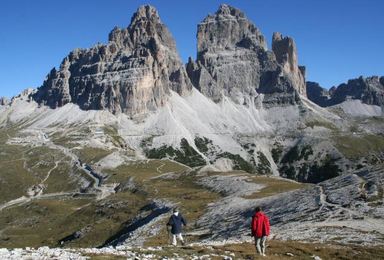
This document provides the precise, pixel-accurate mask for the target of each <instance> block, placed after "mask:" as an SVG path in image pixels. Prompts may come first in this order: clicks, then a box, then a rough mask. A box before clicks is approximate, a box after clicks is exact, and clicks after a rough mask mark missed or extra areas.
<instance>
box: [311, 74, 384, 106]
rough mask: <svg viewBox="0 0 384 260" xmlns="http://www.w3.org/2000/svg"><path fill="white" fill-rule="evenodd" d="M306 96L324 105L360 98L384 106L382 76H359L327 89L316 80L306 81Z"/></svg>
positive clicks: (369, 103) (367, 102) (370, 103)
mask: <svg viewBox="0 0 384 260" xmlns="http://www.w3.org/2000/svg"><path fill="white" fill-rule="evenodd" d="M307 91H308V98H309V99H310V100H311V101H313V102H315V103H316V104H318V105H320V106H323V107H326V106H333V105H337V104H340V103H343V102H345V101H348V100H360V101H361V102H362V103H364V104H367V105H373V106H379V107H380V106H384V77H381V78H379V77H378V76H372V77H367V78H365V77H363V76H361V77H359V78H357V79H350V80H348V83H343V84H340V85H339V86H338V87H337V88H335V87H332V88H331V89H330V90H329V91H327V90H326V89H325V88H322V87H321V86H320V85H319V84H318V83H316V82H307Z"/></svg>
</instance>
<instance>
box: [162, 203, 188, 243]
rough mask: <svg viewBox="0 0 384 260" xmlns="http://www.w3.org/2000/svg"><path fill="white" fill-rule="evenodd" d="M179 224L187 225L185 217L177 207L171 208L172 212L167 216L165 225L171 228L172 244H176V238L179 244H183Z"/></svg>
mask: <svg viewBox="0 0 384 260" xmlns="http://www.w3.org/2000/svg"><path fill="white" fill-rule="evenodd" d="M181 224H183V225H184V226H186V225H187V221H186V220H185V218H184V217H183V216H182V215H181V214H180V213H179V210H178V209H177V208H175V209H173V214H172V216H171V217H170V218H169V221H168V223H167V226H168V227H169V228H170V229H171V233H172V245H174V246H176V245H177V239H179V240H180V242H181V244H182V245H184V239H183V236H182V235H181Z"/></svg>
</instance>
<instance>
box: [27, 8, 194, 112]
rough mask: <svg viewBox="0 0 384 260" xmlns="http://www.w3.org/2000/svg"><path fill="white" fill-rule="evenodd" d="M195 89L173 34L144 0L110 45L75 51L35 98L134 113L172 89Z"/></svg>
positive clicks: (55, 103)
mask: <svg viewBox="0 0 384 260" xmlns="http://www.w3.org/2000/svg"><path fill="white" fill-rule="evenodd" d="M191 89H192V84H191V83H190V80H189V78H188V76H187V73H186V70H185V67H184V65H183V63H182V61H181V59H180V57H179V54H178V51H177V48H176V44H175V41H174V39H173V36H172V34H171V33H170V31H169V30H168V28H167V27H166V26H165V25H164V24H163V23H161V21H160V18H159V16H158V13H157V10H156V9H155V8H154V7H152V6H150V5H146V6H141V7H140V8H139V9H138V10H137V12H136V13H135V14H134V15H133V17H132V20H131V24H130V25H129V27H128V28H123V29H120V28H119V27H115V28H114V29H113V30H112V31H111V33H110V34H109V42H108V43H107V44H104V45H103V44H101V43H99V44H97V45H95V46H93V47H92V48H90V49H75V50H73V51H72V52H71V53H70V54H69V55H68V56H67V57H66V58H64V60H63V62H62V63H61V65H60V68H59V70H56V69H55V68H53V69H52V70H51V72H50V73H49V74H48V76H47V77H46V79H45V81H44V83H43V85H42V86H41V87H40V88H39V89H38V91H37V93H36V94H34V95H33V99H34V100H36V101H37V102H38V103H39V104H41V105H48V106H50V107H52V108H56V107H61V106H64V105H65V104H67V103H70V102H71V103H75V104H78V105H79V106H80V108H82V109H84V110H89V109H98V110H100V109H105V110H109V111H110V112H112V113H114V114H119V113H125V114H127V115H129V116H130V117H131V118H136V117H141V116H145V115H146V114H147V113H149V112H151V111H156V110H157V108H158V107H161V106H163V105H165V104H166V103H167V100H168V97H169V95H170V91H175V92H177V93H178V94H180V95H186V94H188V92H189V91H190V90H191Z"/></svg>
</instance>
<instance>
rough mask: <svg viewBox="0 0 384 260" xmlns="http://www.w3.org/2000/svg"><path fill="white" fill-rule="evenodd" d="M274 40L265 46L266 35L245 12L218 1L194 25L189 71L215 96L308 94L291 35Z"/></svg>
mask: <svg viewBox="0 0 384 260" xmlns="http://www.w3.org/2000/svg"><path fill="white" fill-rule="evenodd" d="M276 35H277V34H276ZM274 46H275V48H274V49H273V51H268V49H267V43H266V40H265V37H264V36H263V35H262V33H261V32H260V30H259V29H258V28H257V27H256V26H255V25H254V24H253V23H252V22H251V21H250V20H248V19H247V18H246V16H245V14H244V13H243V12H241V11H240V10H238V9H236V8H234V7H231V6H228V5H221V6H220V7H219V10H218V11H217V12H216V13H215V14H214V15H208V16H207V17H206V18H205V19H204V20H203V21H202V22H201V23H200V24H199V25H198V31H197V59H196V61H194V60H192V59H191V58H190V59H189V61H188V64H187V72H188V75H189V77H190V78H191V81H192V83H193V85H194V86H195V87H196V88H197V89H198V90H199V91H200V92H202V93H203V94H204V95H205V96H207V97H209V98H211V99H212V100H214V101H216V102H219V101H221V100H222V99H223V97H224V96H227V97H230V98H231V99H232V100H233V101H235V102H236V103H238V104H244V105H251V104H253V105H255V106H257V105H258V104H260V100H261V101H263V102H264V104H270V105H276V104H281V103H295V102H296V101H297V94H302V95H304V96H305V95H306V91H305V75H304V74H305V68H304V67H301V68H300V67H299V66H298V65H297V53H296V47H295V44H294V42H293V40H292V38H289V40H288V42H286V40H285V38H281V39H278V38H277V37H276V36H275V37H274ZM286 57H287V58H286ZM259 94H265V96H263V98H261V97H260V96H259Z"/></svg>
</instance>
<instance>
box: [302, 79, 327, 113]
mask: <svg viewBox="0 0 384 260" xmlns="http://www.w3.org/2000/svg"><path fill="white" fill-rule="evenodd" d="M307 97H308V99H309V100H311V101H312V102H314V103H316V104H318V105H319V106H322V107H326V106H329V105H330V102H331V95H330V93H329V92H328V90H327V89H325V88H323V87H321V86H320V84H319V83H317V82H311V81H307Z"/></svg>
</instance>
